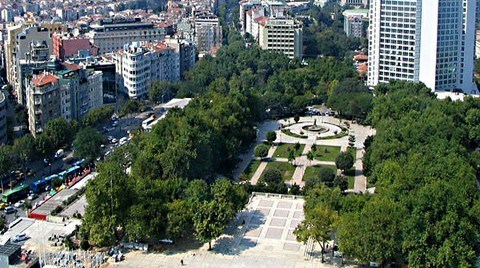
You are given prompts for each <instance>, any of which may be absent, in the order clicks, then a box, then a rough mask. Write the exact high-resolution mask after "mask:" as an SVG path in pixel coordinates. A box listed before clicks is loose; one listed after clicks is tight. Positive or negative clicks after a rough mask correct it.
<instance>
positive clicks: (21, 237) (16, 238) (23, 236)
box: [12, 233, 30, 242]
mask: <svg viewBox="0 0 480 268" xmlns="http://www.w3.org/2000/svg"><path fill="white" fill-rule="evenodd" d="M29 238H30V237H29V236H28V235H26V234H25V233H23V234H18V235H16V236H14V237H13V239H12V242H22V241H24V240H27V239H29Z"/></svg>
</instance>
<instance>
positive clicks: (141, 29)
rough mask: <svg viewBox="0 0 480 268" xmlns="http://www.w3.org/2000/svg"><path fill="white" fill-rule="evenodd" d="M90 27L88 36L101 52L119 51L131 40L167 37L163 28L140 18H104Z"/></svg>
mask: <svg viewBox="0 0 480 268" xmlns="http://www.w3.org/2000/svg"><path fill="white" fill-rule="evenodd" d="M90 28H92V30H91V31H90V32H88V33H87V34H86V36H88V38H89V39H90V42H91V43H92V44H93V45H95V46H97V47H98V53H99V54H105V53H108V52H115V51H118V50H120V49H122V48H123V46H124V45H125V44H129V43H131V42H137V41H145V42H155V41H161V40H163V38H164V37H165V32H164V29H163V28H158V27H155V25H154V24H153V23H152V22H141V20H140V19H131V20H127V19H122V20H102V21H100V23H99V24H97V25H92V26H90Z"/></svg>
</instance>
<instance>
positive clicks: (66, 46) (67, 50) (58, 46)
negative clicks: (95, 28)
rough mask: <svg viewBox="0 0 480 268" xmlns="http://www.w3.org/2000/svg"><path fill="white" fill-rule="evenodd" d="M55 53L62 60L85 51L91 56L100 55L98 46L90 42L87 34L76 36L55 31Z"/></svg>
mask: <svg viewBox="0 0 480 268" xmlns="http://www.w3.org/2000/svg"><path fill="white" fill-rule="evenodd" d="M52 41H53V42H52V43H53V54H55V55H56V56H57V57H58V58H59V59H60V60H64V59H66V58H71V57H76V56H77V55H78V54H79V52H82V51H85V52H87V54H88V55H90V56H96V55H98V47H96V46H94V45H93V44H92V43H90V40H89V39H88V38H87V37H85V36H74V35H72V34H71V33H68V32H64V33H54V34H53V36H52Z"/></svg>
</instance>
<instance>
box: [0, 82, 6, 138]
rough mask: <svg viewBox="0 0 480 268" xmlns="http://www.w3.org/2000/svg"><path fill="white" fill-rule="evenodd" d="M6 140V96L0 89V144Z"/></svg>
mask: <svg viewBox="0 0 480 268" xmlns="http://www.w3.org/2000/svg"><path fill="white" fill-rule="evenodd" d="M6 142H7V98H6V96H5V94H4V93H3V92H2V91H0V145H1V144H4V143H6Z"/></svg>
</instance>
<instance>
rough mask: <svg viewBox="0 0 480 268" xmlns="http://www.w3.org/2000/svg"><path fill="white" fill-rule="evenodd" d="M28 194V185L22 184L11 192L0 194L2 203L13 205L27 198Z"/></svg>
mask: <svg viewBox="0 0 480 268" xmlns="http://www.w3.org/2000/svg"><path fill="white" fill-rule="evenodd" d="M29 192H30V185H27V184H22V185H20V186H17V187H15V188H13V189H11V190H7V191H5V192H4V193H3V194H2V202H4V203H7V204H8V203H14V202H17V201H18V200H20V199H23V198H25V197H27V195H28V193H29Z"/></svg>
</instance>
